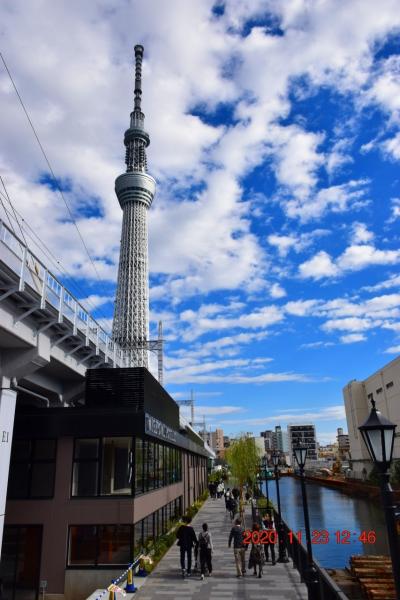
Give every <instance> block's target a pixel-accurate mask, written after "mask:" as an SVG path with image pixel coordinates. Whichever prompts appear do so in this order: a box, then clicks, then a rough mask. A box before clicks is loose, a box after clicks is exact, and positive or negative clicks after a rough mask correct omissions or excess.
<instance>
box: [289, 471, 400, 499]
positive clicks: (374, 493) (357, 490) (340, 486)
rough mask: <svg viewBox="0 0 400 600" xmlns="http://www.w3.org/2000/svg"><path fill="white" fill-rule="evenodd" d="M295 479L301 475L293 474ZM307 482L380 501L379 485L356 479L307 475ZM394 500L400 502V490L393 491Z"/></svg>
mask: <svg viewBox="0 0 400 600" xmlns="http://www.w3.org/2000/svg"><path fill="white" fill-rule="evenodd" d="M291 476H292V477H294V479H300V477H299V475H296V474H295V473H292V474H291ZM306 480H307V481H309V482H310V483H318V484H319V485H323V486H326V487H330V488H334V489H336V490H338V491H340V492H343V493H344V494H348V495H349V496H354V497H355V498H365V497H367V498H370V499H371V500H376V501H380V497H381V496H380V494H381V492H380V489H379V487H378V486H377V485H371V484H368V483H364V482H362V481H357V480H354V479H335V478H330V477H318V476H316V475H306ZM393 495H394V498H395V500H396V501H397V502H400V490H394V491H393Z"/></svg>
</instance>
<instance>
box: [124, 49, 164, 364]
mask: <svg viewBox="0 0 400 600" xmlns="http://www.w3.org/2000/svg"><path fill="white" fill-rule="evenodd" d="M142 60H143V46H140V45H137V46H135V100H134V109H133V112H132V113H131V115H130V118H131V121H130V127H129V129H127V131H126V132H125V137H124V144H125V147H126V156H125V163H126V172H125V173H123V174H122V175H120V176H119V177H117V179H116V180H115V192H116V194H117V197H118V201H119V203H120V206H121V208H122V211H123V218H122V235H121V249H120V257H119V268H118V283H117V292H116V300H115V310H114V321H113V339H114V341H115V342H117V343H118V344H119V345H120V347H121V348H122V349H123V350H124V351H125V353H126V354H127V355H128V363H129V364H130V366H133V367H146V368H147V367H148V349H149V342H148V340H149V269H148V233H147V211H148V209H149V208H150V206H151V203H152V201H153V197H154V194H155V190H156V182H155V180H154V179H153V177H151V176H150V175H149V174H148V173H147V172H146V171H147V159H146V148H147V146H148V145H149V144H150V137H149V135H148V133H147V132H146V131H145V129H144V114H143V113H142V109H141V98H142Z"/></svg>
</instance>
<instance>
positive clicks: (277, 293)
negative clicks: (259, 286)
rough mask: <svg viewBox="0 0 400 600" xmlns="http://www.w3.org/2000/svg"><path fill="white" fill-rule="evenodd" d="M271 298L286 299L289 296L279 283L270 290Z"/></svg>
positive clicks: (274, 284)
mask: <svg viewBox="0 0 400 600" xmlns="http://www.w3.org/2000/svg"><path fill="white" fill-rule="evenodd" d="M269 293H270V296H271V298H284V297H285V296H286V295H287V294H286V291H285V290H284V288H283V287H282V286H281V285H279V283H273V284H272V285H271V288H270V290H269Z"/></svg>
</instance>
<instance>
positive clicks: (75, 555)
mask: <svg viewBox="0 0 400 600" xmlns="http://www.w3.org/2000/svg"><path fill="white" fill-rule="evenodd" d="M132 538H133V528H132V526H131V525H71V526H70V528H69V547H68V566H70V567H79V566H85V567H88V566H90V567H95V566H104V565H126V564H128V563H129V562H130V560H131V556H132V545H133V539H132Z"/></svg>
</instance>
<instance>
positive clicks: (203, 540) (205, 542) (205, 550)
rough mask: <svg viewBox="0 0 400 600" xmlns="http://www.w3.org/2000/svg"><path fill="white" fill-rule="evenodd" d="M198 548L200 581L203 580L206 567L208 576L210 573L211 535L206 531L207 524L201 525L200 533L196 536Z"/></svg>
mask: <svg viewBox="0 0 400 600" xmlns="http://www.w3.org/2000/svg"><path fill="white" fill-rule="evenodd" d="M197 539H198V548H199V553H200V573H201V575H200V579H204V575H205V573H206V567H207V570H208V574H209V575H211V573H212V553H213V545H212V539H211V533H210V532H209V531H208V525H207V523H203V525H202V531H200V533H199V535H198V538H197Z"/></svg>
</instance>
